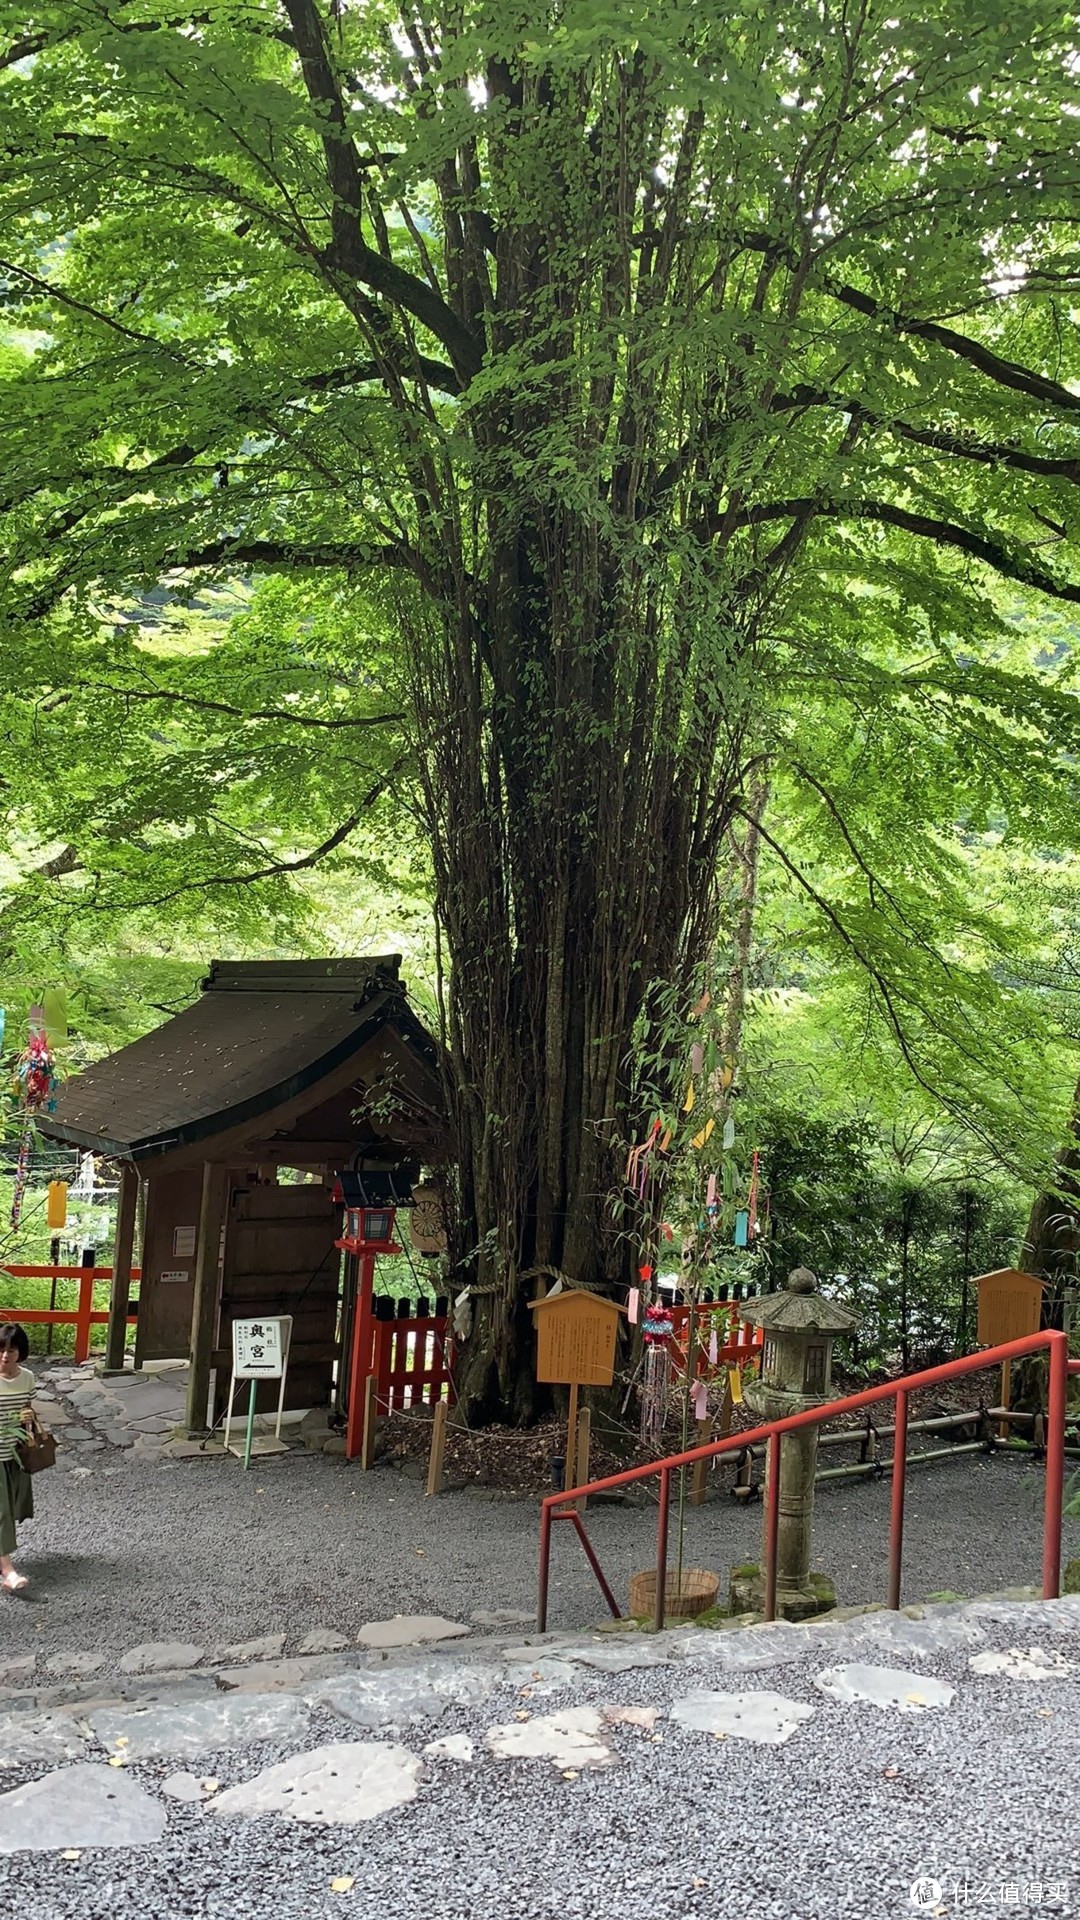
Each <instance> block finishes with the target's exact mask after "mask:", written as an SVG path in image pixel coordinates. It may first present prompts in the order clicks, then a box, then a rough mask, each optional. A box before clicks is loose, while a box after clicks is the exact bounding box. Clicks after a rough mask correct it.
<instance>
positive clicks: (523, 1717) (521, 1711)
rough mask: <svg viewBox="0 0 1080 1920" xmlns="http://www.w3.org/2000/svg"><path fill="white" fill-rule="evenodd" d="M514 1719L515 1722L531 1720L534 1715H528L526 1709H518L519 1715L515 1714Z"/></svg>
mask: <svg viewBox="0 0 1080 1920" xmlns="http://www.w3.org/2000/svg"><path fill="white" fill-rule="evenodd" d="M514 1719H515V1720H531V1719H532V1714H531V1713H526V1711H525V1709H524V1707H521V1708H519V1709H518V1711H517V1713H515V1715H514Z"/></svg>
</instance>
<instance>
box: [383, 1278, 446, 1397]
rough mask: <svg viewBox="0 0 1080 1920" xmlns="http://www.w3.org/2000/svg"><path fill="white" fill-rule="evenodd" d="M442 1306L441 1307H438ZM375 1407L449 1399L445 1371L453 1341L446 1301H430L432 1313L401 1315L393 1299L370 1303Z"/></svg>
mask: <svg viewBox="0 0 1080 1920" xmlns="http://www.w3.org/2000/svg"><path fill="white" fill-rule="evenodd" d="M440 1309H441V1311H440ZM375 1315H376V1318H375V1346H374V1372H375V1382H376V1385H375V1410H376V1412H377V1413H379V1414H384V1413H391V1412H394V1411H397V1410H400V1409H402V1408H405V1407H435V1406H438V1404H439V1401H440V1400H442V1399H444V1398H445V1399H447V1400H448V1401H449V1403H450V1405H451V1406H452V1405H453V1403H454V1398H455V1395H454V1383H453V1380H452V1378H451V1375H450V1360H451V1346H452V1341H451V1340H450V1338H449V1336H448V1334H447V1313H446V1303H445V1301H442V1300H437V1301H436V1302H435V1312H434V1313H425V1314H415V1313H413V1312H411V1310H410V1312H409V1313H408V1314H405V1315H403V1314H401V1313H400V1310H399V1312H398V1313H395V1312H394V1309H393V1302H392V1301H389V1300H376V1302H375Z"/></svg>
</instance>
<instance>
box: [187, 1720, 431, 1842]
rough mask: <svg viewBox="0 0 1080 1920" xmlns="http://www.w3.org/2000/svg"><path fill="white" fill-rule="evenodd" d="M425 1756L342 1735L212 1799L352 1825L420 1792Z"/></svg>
mask: <svg viewBox="0 0 1080 1920" xmlns="http://www.w3.org/2000/svg"><path fill="white" fill-rule="evenodd" d="M422 1772H423V1762H422V1761H421V1760H419V1759H418V1758H417V1756H416V1755H415V1754H413V1753H410V1752H409V1751H408V1749H407V1748H405V1747H397V1746H389V1745H384V1744H382V1743H381V1742H379V1741H374V1740H372V1741H360V1740H349V1741H338V1742H335V1743H334V1744H332V1745H330V1746H325V1747H315V1748H313V1749H312V1751H311V1752H310V1753H298V1754H294V1755H293V1757H292V1758H291V1759H290V1760H283V1761H281V1762H279V1764H278V1765H277V1766H273V1767H267V1768H266V1769H265V1770H264V1771H263V1772H262V1773H259V1774H256V1776H255V1778H254V1779H253V1780H246V1781H245V1782H244V1783H243V1785H242V1786H238V1787H230V1789H229V1790H228V1792H227V1793H222V1794H219V1795H218V1796H217V1798H216V1799H215V1800H214V1801H213V1802H212V1804H211V1812H212V1813H215V1814H219V1815H228V1814H243V1815H246V1816H247V1817H248V1818H254V1817H255V1816H257V1815H258V1814H265V1813H277V1814H280V1815H281V1816H282V1818H284V1819H286V1820H302V1821H307V1822H310V1823H312V1824H314V1825H316V1826H324V1827H325V1826H352V1825H355V1824H356V1823H357V1822H359V1821H361V1820H375V1819H377V1818H378V1817H379V1815H380V1814H383V1813H389V1812H390V1811H391V1810H392V1809H393V1808H394V1807H400V1806H404V1805H405V1804H406V1802H407V1801H409V1800H415V1798H416V1783H417V1780H418V1778H419V1776H420V1775H421V1774H422Z"/></svg>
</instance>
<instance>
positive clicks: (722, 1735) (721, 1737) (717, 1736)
mask: <svg viewBox="0 0 1080 1920" xmlns="http://www.w3.org/2000/svg"><path fill="white" fill-rule="evenodd" d="M713 1739H714V1740H726V1739H727V1734H726V1733H714V1734H713Z"/></svg>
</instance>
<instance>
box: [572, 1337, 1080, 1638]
mask: <svg viewBox="0 0 1080 1920" xmlns="http://www.w3.org/2000/svg"><path fill="white" fill-rule="evenodd" d="M1043 1348H1045V1349H1046V1350H1047V1355H1048V1359H1049V1385H1048V1403H1047V1420H1046V1494H1045V1501H1044V1508H1043V1563H1042V1576H1043V1577H1042V1588H1043V1597H1044V1598H1045V1599H1047V1600H1054V1599H1056V1598H1057V1595H1058V1588H1059V1584H1060V1580H1061V1510H1062V1499H1063V1491H1064V1479H1065V1415H1066V1404H1065V1403H1066V1388H1067V1385H1068V1377H1069V1374H1070V1373H1080V1361H1070V1360H1069V1339H1068V1335H1067V1334H1065V1333H1060V1332H1057V1331H1055V1330H1053V1329H1050V1328H1047V1329H1045V1330H1044V1331H1043V1332H1042V1333H1032V1334H1028V1335H1027V1336H1026V1337H1025V1338H1024V1339H1022V1340H1010V1341H1007V1342H1006V1343H1005V1345H1004V1346H1000V1347H989V1348H987V1349H985V1350H984V1351H983V1352H981V1353H973V1354H967V1355H965V1356H964V1357H963V1358H962V1359H959V1360H947V1361H945V1362H944V1363H943V1364H942V1365H941V1366H938V1367H927V1368H926V1369H925V1370H924V1371H923V1372H921V1373H912V1374H908V1375H906V1376H905V1377H904V1378H903V1379H901V1380H891V1381H887V1382H886V1383H885V1384H884V1385H883V1386H880V1387H867V1388H866V1389H865V1390H864V1391H863V1392H862V1393H853V1394H849V1395H848V1396H847V1397H846V1398H845V1399H843V1400H832V1401H829V1402H828V1403H827V1404H826V1405H825V1406H821V1407H808V1408H807V1409H806V1410H805V1411H804V1412H802V1413H791V1414H788V1415H786V1416H785V1418H783V1419H781V1420H770V1421H767V1422H766V1423H765V1424H764V1425H763V1426H760V1427H752V1428H751V1429H750V1430H749V1431H748V1432H746V1433H735V1434H729V1435H728V1436H727V1437H726V1438H724V1439H723V1440H712V1441H709V1442H708V1443H707V1445H705V1446H701V1447H691V1448H690V1449H689V1451H687V1452H685V1453H673V1454H669V1455H668V1456H667V1457H666V1458H665V1459H663V1460H651V1461H649V1462H648V1463H647V1464H646V1465H645V1466H642V1467H628V1468H626V1469H625V1471H624V1472H622V1473H612V1474H608V1475H607V1476H606V1477H605V1478H604V1479H602V1480H591V1481H589V1482H588V1484H587V1485H585V1486H581V1487H568V1488H567V1489H566V1490H565V1492H563V1493H552V1494H548V1496H547V1498H546V1499H545V1500H544V1501H543V1502H542V1504H541V1508H540V1568H539V1578H538V1584H537V1608H536V1619H537V1628H538V1631H539V1632H541V1633H545V1632H546V1631H547V1615H548V1585H549V1576H550V1568H551V1527H552V1522H553V1521H554V1520H570V1521H571V1522H572V1523H573V1525H574V1528H575V1531H576V1532H577V1535H578V1537H579V1539H580V1540H581V1542H582V1545H583V1547H584V1548H585V1552H586V1555H587V1557H588V1560H589V1564H590V1566H591V1567H592V1569H593V1572H594V1573H595V1575H596V1578H597V1581H598V1583H599V1585H600V1588H601V1591H602V1592H603V1595H604V1598H605V1600H606V1601H607V1604H608V1606H609V1607H610V1609H611V1612H612V1614H613V1615H614V1617H615V1619H616V1620H618V1619H620V1618H621V1614H620V1612H619V1607H618V1603H617V1602H616V1600H615V1598H614V1595H613V1594H612V1591H611V1588H610V1586H609V1584H608V1582H607V1580H606V1579H605V1578H604V1575H603V1571H602V1569H601V1567H600V1562H599V1560H598V1559H597V1556H596V1551H595V1549H594V1547H593V1546H592V1543H591V1541H590V1540H589V1538H588V1535H587V1534H586V1532H585V1528H584V1525H583V1523H582V1520H581V1515H580V1512H579V1511H578V1508H577V1506H576V1504H575V1503H576V1502H577V1501H579V1500H580V1501H582V1502H584V1501H585V1500H586V1499H587V1498H588V1497H589V1496H590V1495H591V1494H595V1493H606V1492H608V1491H610V1490H612V1489H614V1488H616V1487H627V1486H632V1485H634V1484H635V1483H636V1482H637V1481H639V1480H649V1479H652V1478H653V1477H654V1476H656V1475H659V1478H660V1500H659V1512H658V1517H657V1528H656V1612H655V1616H654V1621H653V1624H654V1627H655V1628H656V1629H657V1630H659V1628H661V1627H662V1626H663V1624H664V1606H665V1589H666V1586H667V1543H668V1519H669V1513H670V1505H671V1476H672V1474H673V1473H676V1472H679V1471H681V1469H682V1468H684V1467H692V1466H696V1465H697V1463H698V1461H699V1460H713V1459H716V1458H717V1457H718V1456H719V1455H720V1454H725V1453H736V1452H738V1451H739V1450H740V1449H742V1448H744V1447H747V1446H750V1445H753V1444H756V1443H758V1442H760V1441H763V1440H764V1441H766V1442H767V1443H768V1452H767V1457H766V1496H765V1499H766V1505H765V1553H764V1559H765V1609H764V1611H765V1618H766V1620H775V1618H776V1542H777V1533H778V1529H779V1522H780V1447H781V1444H782V1441H783V1436H784V1435H785V1433H796V1432H798V1431H799V1430H800V1429H801V1428H803V1427H816V1426H820V1425H821V1424H822V1423H823V1422H824V1421H826V1420H832V1419H835V1417H836V1416H837V1415H838V1414H844V1413H856V1412H858V1411H859V1410H860V1408H862V1407H871V1406H874V1405H876V1404H877V1402H878V1401H879V1400H891V1399H894V1398H895V1401H896V1418H895V1430H894V1439H893V1461H894V1465H893V1479H892V1499H891V1507H890V1517H889V1598H888V1601H887V1605H888V1606H889V1607H891V1608H893V1609H894V1610H895V1609H896V1608H898V1607H899V1605H900V1572H901V1563H902V1557H903V1542H904V1492H905V1484H906V1462H907V1409H908V1396H909V1395H910V1394H912V1393H916V1392H918V1391H920V1389H922V1388H925V1387H936V1386H940V1385H941V1384H942V1383H943V1382H944V1381H946V1380H956V1379H959V1378H960V1377H961V1376H962V1375H963V1374H968V1373H979V1372H981V1371H982V1370H983V1369H984V1368H986V1367H994V1366H1000V1365H1001V1364H1002V1363H1003V1362H1004V1361H1006V1360H1020V1359H1022V1358H1023V1357H1024V1356H1025V1355H1026V1354H1031V1353H1038V1352H1040V1351H1041V1350H1042V1349H1043Z"/></svg>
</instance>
